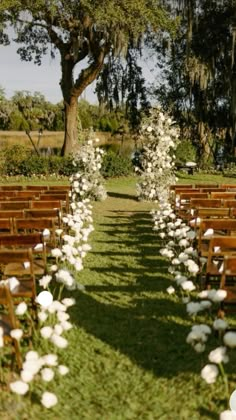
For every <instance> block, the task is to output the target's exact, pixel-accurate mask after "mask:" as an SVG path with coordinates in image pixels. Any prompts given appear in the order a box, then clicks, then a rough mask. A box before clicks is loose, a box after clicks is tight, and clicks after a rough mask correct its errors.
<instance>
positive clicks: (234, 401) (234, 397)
mask: <svg viewBox="0 0 236 420" xmlns="http://www.w3.org/2000/svg"><path fill="white" fill-rule="evenodd" d="M229 406H230V408H231V410H233V412H234V414H235V415H236V390H235V391H234V392H232V394H231V395H230V399H229ZM235 419H236V416H235Z"/></svg>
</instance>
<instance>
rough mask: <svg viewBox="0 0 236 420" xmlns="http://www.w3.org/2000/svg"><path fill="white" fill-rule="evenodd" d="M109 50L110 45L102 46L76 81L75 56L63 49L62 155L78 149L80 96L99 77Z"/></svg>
mask: <svg viewBox="0 0 236 420" xmlns="http://www.w3.org/2000/svg"><path fill="white" fill-rule="evenodd" d="M108 51H109V48H108V46H107V47H105V46H104V47H100V51H99V52H98V54H97V57H96V59H95V61H94V62H92V63H91V64H90V65H89V66H88V67H87V68H85V69H84V70H81V72H80V74H79V77H78V78H77V80H76V81H75V82H74V79H73V70H74V66H75V64H76V63H75V62H74V59H73V56H70V55H69V54H65V52H64V49H63V48H62V49H61V68H62V78H61V83H60V84H61V90H62V93H63V98H64V106H65V108H64V112H65V136H64V144H63V147H62V152H61V154H62V156H65V155H68V154H70V153H73V152H74V150H75V149H76V144H77V142H78V127H77V118H78V98H79V97H80V96H81V94H82V93H83V91H84V90H85V89H86V87H87V86H88V85H90V84H91V83H92V82H93V81H94V80H95V79H96V78H97V76H98V74H99V73H100V71H101V69H102V66H103V62H104V58H105V55H106V54H107V53H108Z"/></svg>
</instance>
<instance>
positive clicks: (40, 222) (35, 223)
mask: <svg viewBox="0 0 236 420" xmlns="http://www.w3.org/2000/svg"><path fill="white" fill-rule="evenodd" d="M56 221H57V220H56V218H51V217H44V218H41V217H38V218H22V219H20V218H19V219H13V229H14V233H15V234H28V233H35V232H39V233H41V234H43V231H44V229H48V230H49V231H50V238H48V239H46V244H47V246H48V245H51V246H52V247H53V248H55V247H56V233H55V231H56ZM0 223H1V219H0Z"/></svg>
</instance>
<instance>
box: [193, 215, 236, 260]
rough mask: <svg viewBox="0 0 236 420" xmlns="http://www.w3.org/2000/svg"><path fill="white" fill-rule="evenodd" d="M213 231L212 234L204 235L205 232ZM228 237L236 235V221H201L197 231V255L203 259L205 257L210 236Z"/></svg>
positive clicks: (213, 219)
mask: <svg viewBox="0 0 236 420" xmlns="http://www.w3.org/2000/svg"><path fill="white" fill-rule="evenodd" d="M209 229H211V230H213V234H211V235H209V234H208V235H206V233H207V231H208V230H209ZM213 235H214V236H227V235H228V236H229V235H234V236H235V235H236V219H224V218H220V219H215V218H209V219H202V220H201V222H200V225H199V230H198V244H197V249H198V254H199V255H200V256H203V257H207V255H208V248H209V241H210V239H211V237H212V236H213Z"/></svg>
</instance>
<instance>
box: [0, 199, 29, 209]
mask: <svg viewBox="0 0 236 420" xmlns="http://www.w3.org/2000/svg"><path fill="white" fill-rule="evenodd" d="M29 207H30V201H0V210H23V209H27V208H29Z"/></svg>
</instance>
